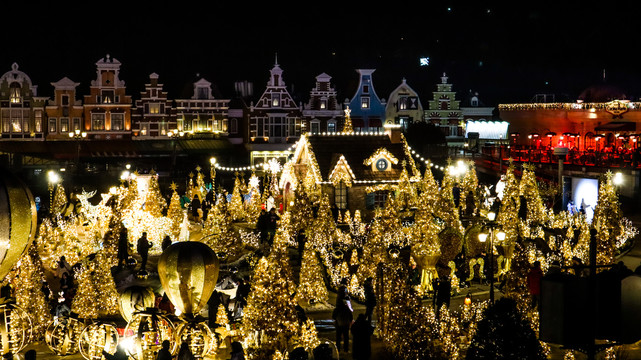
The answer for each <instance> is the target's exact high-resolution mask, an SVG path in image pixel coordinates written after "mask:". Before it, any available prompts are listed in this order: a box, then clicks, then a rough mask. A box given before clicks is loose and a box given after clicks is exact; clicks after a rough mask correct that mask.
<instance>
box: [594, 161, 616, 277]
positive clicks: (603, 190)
mask: <svg viewBox="0 0 641 360" xmlns="http://www.w3.org/2000/svg"><path fill="white" fill-rule="evenodd" d="M612 177H613V174H612V172H610V171H608V172H607V173H606V174H605V175H604V176H603V177H602V179H601V181H600V184H599V198H598V200H597V204H596V206H595V207H594V216H593V217H592V224H593V226H594V228H595V229H596V231H597V234H596V241H597V243H596V247H597V249H596V250H597V265H610V264H614V262H615V257H616V255H618V254H617V250H616V249H617V248H616V239H617V237H619V236H620V235H621V219H622V214H621V207H620V204H619V196H618V195H617V192H616V187H615V186H614V184H613V183H612Z"/></svg>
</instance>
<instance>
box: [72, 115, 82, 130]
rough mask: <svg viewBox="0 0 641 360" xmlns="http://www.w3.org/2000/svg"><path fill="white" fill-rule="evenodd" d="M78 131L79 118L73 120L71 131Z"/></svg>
mask: <svg viewBox="0 0 641 360" xmlns="http://www.w3.org/2000/svg"><path fill="white" fill-rule="evenodd" d="M76 130H80V118H77V117H76V118H73V131H76Z"/></svg>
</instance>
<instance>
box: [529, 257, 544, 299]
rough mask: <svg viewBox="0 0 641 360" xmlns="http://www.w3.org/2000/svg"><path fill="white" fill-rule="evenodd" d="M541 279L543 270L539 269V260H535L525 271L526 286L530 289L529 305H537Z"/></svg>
mask: <svg viewBox="0 0 641 360" xmlns="http://www.w3.org/2000/svg"><path fill="white" fill-rule="evenodd" d="M542 279H543V270H541V262H540V261H538V260H537V261H535V262H534V264H533V266H532V267H531V268H530V271H528V273H527V286H528V289H529V291H530V298H531V306H532V308H536V307H538V306H539V298H540V296H541V280H542Z"/></svg>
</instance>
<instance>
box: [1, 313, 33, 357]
mask: <svg viewBox="0 0 641 360" xmlns="http://www.w3.org/2000/svg"><path fill="white" fill-rule="evenodd" d="M31 332H32V326H31V318H30V317H29V314H27V312H26V311H24V309H22V308H21V307H19V306H18V305H16V304H15V302H14V301H7V302H4V303H2V304H0V354H2V355H5V354H9V353H12V354H16V353H18V352H19V351H20V350H22V349H24V348H25V346H27V345H28V344H29V342H30V341H31Z"/></svg>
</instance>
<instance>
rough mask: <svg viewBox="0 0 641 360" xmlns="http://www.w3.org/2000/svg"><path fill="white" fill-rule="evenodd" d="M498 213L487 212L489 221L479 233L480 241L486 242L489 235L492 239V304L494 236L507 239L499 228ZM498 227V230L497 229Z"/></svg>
mask: <svg viewBox="0 0 641 360" xmlns="http://www.w3.org/2000/svg"><path fill="white" fill-rule="evenodd" d="M495 219H496V213H495V212H493V211H490V212H488V213H487V220H488V221H487V223H486V224H485V228H484V229H483V230H482V231H481V233H479V241H480V242H482V243H485V242H486V241H487V239H488V237H489V239H490V258H489V264H488V268H489V270H490V275H489V278H490V304H494V237H495V236H496V239H497V240H498V241H503V240H505V233H504V232H503V231H502V230H501V229H500V228H499V224H497V223H496V221H494V220H495ZM497 229H498V232H497V231H496V230H497Z"/></svg>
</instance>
